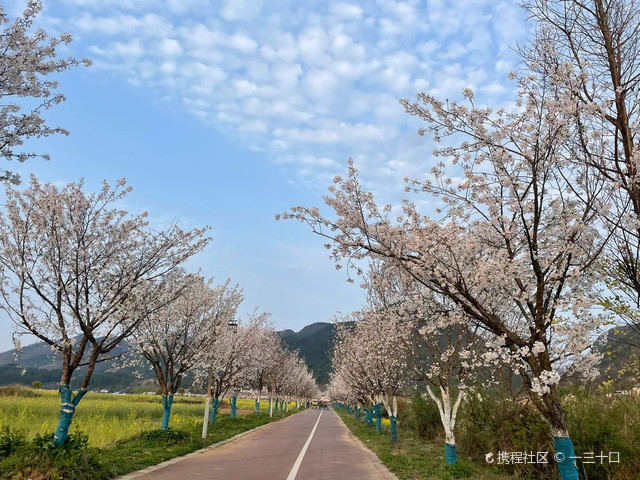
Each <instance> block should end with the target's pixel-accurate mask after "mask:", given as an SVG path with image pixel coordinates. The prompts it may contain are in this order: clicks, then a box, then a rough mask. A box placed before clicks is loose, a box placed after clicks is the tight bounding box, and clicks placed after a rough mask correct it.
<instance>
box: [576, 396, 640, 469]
mask: <svg viewBox="0 0 640 480" xmlns="http://www.w3.org/2000/svg"><path fill="white" fill-rule="evenodd" d="M564 407H565V409H566V411H567V414H568V419H569V432H570V434H571V440H572V441H573V444H574V448H575V451H576V455H580V454H581V453H584V452H594V454H595V455H599V454H600V453H601V452H602V453H603V454H606V455H608V454H609V452H618V453H619V454H620V463H609V462H607V461H605V462H603V463H600V461H598V460H596V462H595V463H593V464H580V467H581V470H583V473H586V476H587V478H588V479H589V480H609V479H625V480H626V479H635V478H637V472H638V471H640V399H638V398H637V397H633V396H630V395H629V396H613V397H606V396H595V395H589V394H588V393H586V392H580V391H578V392H574V393H573V394H572V395H570V396H568V397H567V398H566V399H565V402H564Z"/></svg>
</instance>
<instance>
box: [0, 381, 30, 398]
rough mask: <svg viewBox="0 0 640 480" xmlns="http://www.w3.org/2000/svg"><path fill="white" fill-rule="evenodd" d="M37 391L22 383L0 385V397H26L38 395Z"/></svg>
mask: <svg viewBox="0 0 640 480" xmlns="http://www.w3.org/2000/svg"><path fill="white" fill-rule="evenodd" d="M38 396H39V394H38V392H34V391H33V390H32V389H31V388H29V387H25V386H24V385H16V384H14V385H7V386H6V387H0V397H26V398H34V397H38Z"/></svg>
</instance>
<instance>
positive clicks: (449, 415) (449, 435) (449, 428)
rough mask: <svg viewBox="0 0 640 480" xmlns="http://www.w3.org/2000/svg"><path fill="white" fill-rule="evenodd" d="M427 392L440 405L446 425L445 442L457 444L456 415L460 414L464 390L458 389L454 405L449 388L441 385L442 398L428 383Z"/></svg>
mask: <svg viewBox="0 0 640 480" xmlns="http://www.w3.org/2000/svg"><path fill="white" fill-rule="evenodd" d="M427 393H428V394H429V396H430V397H431V399H432V400H433V401H434V402H435V403H436V405H437V406H438V412H440V420H441V421H442V426H443V427H444V434H445V442H447V443H448V444H449V445H455V444H456V436H455V433H454V430H455V427H456V417H457V415H458V408H460V403H461V402H462V399H463V397H464V391H463V390H458V397H457V398H456V401H455V403H454V404H453V405H451V395H450V393H449V389H448V388H444V387H440V395H441V397H442V398H441V399H440V398H438V397H437V396H436V395H435V394H434V393H433V390H432V389H431V386H430V385H427Z"/></svg>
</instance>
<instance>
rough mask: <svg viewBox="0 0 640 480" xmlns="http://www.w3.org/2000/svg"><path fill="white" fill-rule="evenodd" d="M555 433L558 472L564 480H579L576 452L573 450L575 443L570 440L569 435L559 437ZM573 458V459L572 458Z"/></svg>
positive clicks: (554, 442)
mask: <svg viewBox="0 0 640 480" xmlns="http://www.w3.org/2000/svg"><path fill="white" fill-rule="evenodd" d="M557 433H560V432H554V437H553V448H554V450H555V452H556V454H555V458H556V462H557V464H558V471H559V472H560V478H561V479H562V480H578V467H577V465H576V461H575V456H576V454H575V451H574V450H573V443H572V442H571V438H569V433H568V432H564V433H566V436H557ZM571 457H573V458H571Z"/></svg>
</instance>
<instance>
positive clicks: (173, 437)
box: [140, 429, 191, 445]
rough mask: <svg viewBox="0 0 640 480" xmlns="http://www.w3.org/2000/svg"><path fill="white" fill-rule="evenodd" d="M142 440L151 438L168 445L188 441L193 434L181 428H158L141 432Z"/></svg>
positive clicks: (150, 439)
mask: <svg viewBox="0 0 640 480" xmlns="http://www.w3.org/2000/svg"><path fill="white" fill-rule="evenodd" d="M140 438H141V439H142V440H149V441H152V442H163V443H166V444H167V445H175V444H177V443H181V442H186V441H188V440H190V439H191V436H190V435H189V434H188V433H187V432H184V431H181V430H169V429H165V430H162V429H158V430H149V431H147V432H142V433H141V434H140Z"/></svg>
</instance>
